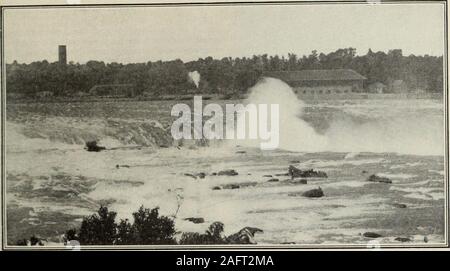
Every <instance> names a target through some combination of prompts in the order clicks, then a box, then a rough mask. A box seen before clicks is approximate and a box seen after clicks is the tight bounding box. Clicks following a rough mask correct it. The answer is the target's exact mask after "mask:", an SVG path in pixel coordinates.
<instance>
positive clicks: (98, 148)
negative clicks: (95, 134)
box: [86, 141, 106, 152]
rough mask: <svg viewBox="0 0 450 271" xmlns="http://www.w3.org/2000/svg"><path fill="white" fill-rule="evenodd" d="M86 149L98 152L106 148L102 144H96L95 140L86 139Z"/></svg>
mask: <svg viewBox="0 0 450 271" xmlns="http://www.w3.org/2000/svg"><path fill="white" fill-rule="evenodd" d="M86 149H87V151H93V152H99V151H102V150H105V149H106V148H105V147H103V146H98V145H97V141H88V142H86Z"/></svg>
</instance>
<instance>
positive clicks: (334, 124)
mask: <svg viewBox="0 0 450 271" xmlns="http://www.w3.org/2000/svg"><path fill="white" fill-rule="evenodd" d="M249 91H250V95H249V98H248V100H247V101H246V102H247V103H253V104H257V105H259V104H279V108H280V125H279V126H280V145H279V146H280V149H283V150H289V151H298V152H323V151H333V152H354V153H358V152H378V153H380V152H396V153H401V154H415V155H443V153H444V132H443V118H442V115H441V116H439V115H437V114H421V113H420V112H415V110H416V108H419V109H422V106H423V105H422V104H420V103H417V101H413V100H410V101H408V100H405V101H402V102H400V103H398V102H397V101H389V100H380V101H373V103H374V104H375V105H371V106H364V104H362V105H359V106H358V107H357V108H355V106H351V105H349V106H348V107H350V108H353V109H354V110H347V111H344V113H345V114H340V115H335V116H333V118H332V119H331V121H330V123H329V127H328V128H327V129H326V130H325V132H323V133H318V132H317V131H316V130H315V129H314V128H313V127H312V125H311V124H310V123H308V122H306V121H305V120H304V118H303V117H304V109H305V107H306V105H305V103H304V102H303V101H301V100H300V99H298V97H297V95H296V94H295V93H294V92H293V90H292V89H291V87H289V86H288V85H287V84H286V83H284V82H283V81H280V80H278V79H274V78H264V79H263V80H262V81H260V82H259V83H258V84H257V85H255V86H254V87H253V88H251V89H250V90H249ZM408 102H411V104H408ZM419 102H420V101H419ZM377 103H381V104H377ZM425 106H427V105H425ZM433 106H435V107H434V108H436V105H435V104H433ZM313 107H314V105H313ZM425 108H426V107H425ZM437 108H439V104H437ZM436 111H438V110H436ZM438 112H439V111H438ZM355 117H358V118H361V117H363V118H365V119H364V121H357V120H355ZM269 126H270V125H269ZM245 144H248V145H250V146H255V142H254V141H253V142H247V143H245V142H244V145H245Z"/></svg>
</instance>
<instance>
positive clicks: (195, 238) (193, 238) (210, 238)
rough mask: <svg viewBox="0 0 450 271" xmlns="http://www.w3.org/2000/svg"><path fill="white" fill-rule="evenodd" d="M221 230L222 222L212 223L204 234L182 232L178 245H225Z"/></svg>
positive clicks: (222, 227)
mask: <svg viewBox="0 0 450 271" xmlns="http://www.w3.org/2000/svg"><path fill="white" fill-rule="evenodd" d="M223 230H224V225H223V223H222V222H214V223H212V224H211V225H210V226H209V227H208V230H206V232H205V233H197V232H184V233H183V234H182V235H181V239H180V242H179V243H180V245H200V244H203V245H207V244H226V243H227V241H226V238H224V237H222V233H223Z"/></svg>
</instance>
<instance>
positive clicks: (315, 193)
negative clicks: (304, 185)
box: [302, 187, 324, 198]
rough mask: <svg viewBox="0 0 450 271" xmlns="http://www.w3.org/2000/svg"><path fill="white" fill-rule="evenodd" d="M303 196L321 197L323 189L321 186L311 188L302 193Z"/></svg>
mask: <svg viewBox="0 0 450 271" xmlns="http://www.w3.org/2000/svg"><path fill="white" fill-rule="evenodd" d="M302 196H303V197H307V198H320V197H323V196H324V194H323V191H322V188H320V187H319V188H317V189H312V190H308V191H305V192H303V193H302Z"/></svg>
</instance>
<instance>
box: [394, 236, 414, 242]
mask: <svg viewBox="0 0 450 271" xmlns="http://www.w3.org/2000/svg"><path fill="white" fill-rule="evenodd" d="M395 241H399V242H411V239H410V238H408V237H397V238H395Z"/></svg>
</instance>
